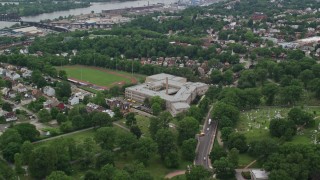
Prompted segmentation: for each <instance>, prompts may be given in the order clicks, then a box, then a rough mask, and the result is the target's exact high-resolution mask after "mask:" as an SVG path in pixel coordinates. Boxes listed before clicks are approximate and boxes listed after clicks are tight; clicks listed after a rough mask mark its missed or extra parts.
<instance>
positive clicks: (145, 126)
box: [117, 115, 150, 137]
mask: <svg viewBox="0 0 320 180" xmlns="http://www.w3.org/2000/svg"><path fill="white" fill-rule="evenodd" d="M135 118H136V119H137V125H138V126H139V128H140V129H141V132H142V134H143V135H144V136H146V137H150V132H149V125H150V119H149V118H148V117H145V116H141V115H136V116H135ZM117 123H119V124H121V125H123V126H126V127H127V125H126V119H121V120H119V121H117ZM128 128H129V127H128Z"/></svg>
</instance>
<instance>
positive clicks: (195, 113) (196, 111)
mask: <svg viewBox="0 0 320 180" xmlns="http://www.w3.org/2000/svg"><path fill="white" fill-rule="evenodd" d="M187 116H189V117H193V118H195V119H196V120H198V121H199V123H201V121H202V120H203V114H202V111H201V109H200V108H199V107H197V106H191V107H190V108H189V110H188V112H187Z"/></svg>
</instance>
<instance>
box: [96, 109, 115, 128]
mask: <svg viewBox="0 0 320 180" xmlns="http://www.w3.org/2000/svg"><path fill="white" fill-rule="evenodd" d="M92 121H93V123H94V124H95V125H96V124H97V125H98V126H99V127H102V126H109V127H111V126H112V119H111V117H110V116H109V114H107V113H103V112H96V113H95V114H94V115H93V117H92Z"/></svg>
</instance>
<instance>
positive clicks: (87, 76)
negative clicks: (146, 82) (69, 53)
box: [57, 66, 131, 86]
mask: <svg viewBox="0 0 320 180" xmlns="http://www.w3.org/2000/svg"><path fill="white" fill-rule="evenodd" d="M57 69H62V70H65V71H66V72H67V75H68V77H70V78H74V79H77V80H82V81H86V82H89V83H92V84H96V85H99V86H112V85H116V84H117V82H125V83H130V82H131V80H130V78H131V74H130V75H128V74H129V73H127V74H125V73H124V72H118V71H112V70H107V69H106V70H107V71H109V72H112V73H109V72H107V71H103V69H101V70H99V69H94V68H93V67H85V66H63V67H57ZM113 73H116V74H113ZM119 74H120V76H119ZM121 75H123V76H121Z"/></svg>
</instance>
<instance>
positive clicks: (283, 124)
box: [269, 119, 296, 140]
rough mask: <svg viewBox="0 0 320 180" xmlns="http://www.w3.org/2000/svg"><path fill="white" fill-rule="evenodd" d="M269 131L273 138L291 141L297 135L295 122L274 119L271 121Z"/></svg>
mask: <svg viewBox="0 0 320 180" xmlns="http://www.w3.org/2000/svg"><path fill="white" fill-rule="evenodd" d="M269 131H270V134H271V136H274V137H279V138H280V137H283V138H284V139H286V140H290V139H291V138H292V137H293V136H294V135H295V134H296V127H295V124H294V122H293V121H287V120H285V119H272V120H271V121H270V125H269Z"/></svg>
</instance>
